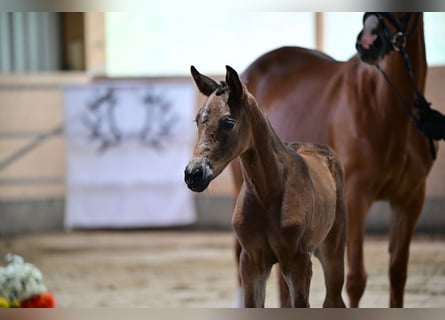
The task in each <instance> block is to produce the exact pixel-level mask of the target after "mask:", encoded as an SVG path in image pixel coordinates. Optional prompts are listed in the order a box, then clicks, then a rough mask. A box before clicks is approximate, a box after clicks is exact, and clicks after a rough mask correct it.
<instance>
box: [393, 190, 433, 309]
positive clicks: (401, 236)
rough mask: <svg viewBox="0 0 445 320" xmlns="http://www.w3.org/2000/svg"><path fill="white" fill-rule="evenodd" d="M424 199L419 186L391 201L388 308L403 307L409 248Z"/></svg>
mask: <svg viewBox="0 0 445 320" xmlns="http://www.w3.org/2000/svg"><path fill="white" fill-rule="evenodd" d="M424 199H425V186H424V185H421V186H419V188H417V190H416V191H415V192H414V193H413V194H412V195H410V196H407V197H404V198H403V200H399V201H391V209H392V216H391V219H392V220H391V227H390V239H389V252H390V262H389V263H390V265H389V277H390V283H391V297H390V304H389V305H390V307H392V308H394V307H397V308H401V307H403V296H404V292H405V284H406V278H407V269H408V260H409V247H410V243H411V238H412V235H413V233H414V229H415V227H416V223H417V220H418V218H419V216H420V213H421V211H422V207H423V202H424Z"/></svg>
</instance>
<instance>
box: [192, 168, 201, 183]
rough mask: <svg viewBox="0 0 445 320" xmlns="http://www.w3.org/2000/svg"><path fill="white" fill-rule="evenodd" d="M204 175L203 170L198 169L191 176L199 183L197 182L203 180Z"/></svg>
mask: <svg viewBox="0 0 445 320" xmlns="http://www.w3.org/2000/svg"><path fill="white" fill-rule="evenodd" d="M203 174H204V171H203V170H202V168H201V167H197V168H195V169H193V170H192V173H191V176H192V178H193V180H195V181H197V180H201V179H202V176H203Z"/></svg>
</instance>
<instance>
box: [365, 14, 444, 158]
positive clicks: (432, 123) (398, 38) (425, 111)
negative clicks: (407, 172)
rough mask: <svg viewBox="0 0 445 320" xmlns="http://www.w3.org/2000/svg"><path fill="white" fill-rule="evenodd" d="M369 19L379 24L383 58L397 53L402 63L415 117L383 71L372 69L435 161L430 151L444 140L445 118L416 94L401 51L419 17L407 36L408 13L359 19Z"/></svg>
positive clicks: (422, 97) (413, 79)
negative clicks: (418, 132) (400, 105)
mask: <svg viewBox="0 0 445 320" xmlns="http://www.w3.org/2000/svg"><path fill="white" fill-rule="evenodd" d="M369 15H374V16H376V17H377V18H378V20H379V28H382V30H381V36H382V41H383V44H384V46H385V48H384V53H385V55H386V54H388V53H390V52H391V51H392V50H394V51H397V52H398V53H399V54H400V55H401V57H402V58H403V61H404V62H405V66H406V68H407V71H408V74H409V77H410V80H411V83H412V86H413V88H414V90H415V94H416V97H415V99H414V101H413V105H414V110H415V111H416V112H415V113H413V112H412V108H411V107H410V104H409V103H408V102H407V101H406V99H405V98H404V97H403V96H402V95H401V94H400V91H399V90H397V88H396V87H395V86H394V84H393V83H392V81H391V80H390V79H389V77H388V75H387V74H386V73H385V71H384V70H383V69H382V68H381V67H380V66H379V64H375V66H376V67H377V69H378V70H379V71H380V72H381V73H382V75H383V77H384V78H385V80H386V81H387V82H388V84H389V85H390V87H391V88H392V89H393V90H394V92H395V93H396V94H397V96H398V97H399V99H400V101H401V102H402V105H403V106H404V108H405V109H406V111H407V113H408V115H409V116H410V118H411V121H412V122H413V123H414V125H415V126H416V128H417V129H418V130H419V131H420V133H421V134H423V135H424V136H425V137H426V138H427V139H428V142H429V147H430V152H431V156H432V158H433V159H436V148H435V147H434V143H433V140H441V139H445V115H443V114H441V113H440V112H438V111H437V110H434V109H432V108H431V103H429V102H428V101H427V100H426V98H425V96H424V95H423V94H422V92H420V90H419V88H418V87H417V83H416V80H415V77H414V73H413V70H412V65H411V61H410V59H409V56H408V54H407V52H406V50H405V47H406V42H407V38H408V37H409V35H410V34H411V33H412V32H413V31H414V30H415V29H416V27H417V23H418V21H419V18H420V17H421V15H422V13H417V14H416V20H415V21H414V23H413V27H412V29H411V31H410V32H408V27H409V25H410V22H411V19H412V17H413V13H411V12H409V13H406V14H405V15H403V16H402V17H401V18H400V19H398V18H397V17H395V16H394V15H392V14H391V13H388V12H366V13H365V15H364V16H363V21H365V20H366V18H367V17H368V16H369ZM386 22H389V23H391V24H392V26H393V27H394V28H395V30H396V31H395V32H394V33H391V31H390V29H389V28H388V26H387V24H386Z"/></svg>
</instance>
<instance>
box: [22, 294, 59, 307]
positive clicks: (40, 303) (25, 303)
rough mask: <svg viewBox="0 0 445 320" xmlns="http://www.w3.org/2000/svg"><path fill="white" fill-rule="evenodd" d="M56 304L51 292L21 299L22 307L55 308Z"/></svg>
mask: <svg viewBox="0 0 445 320" xmlns="http://www.w3.org/2000/svg"><path fill="white" fill-rule="evenodd" d="M55 306H56V299H55V298H54V296H53V295H52V294H51V293H49V292H46V293H42V294H38V295H35V296H32V297H31V298H29V299H26V300H22V301H20V307H21V308H54V307H55Z"/></svg>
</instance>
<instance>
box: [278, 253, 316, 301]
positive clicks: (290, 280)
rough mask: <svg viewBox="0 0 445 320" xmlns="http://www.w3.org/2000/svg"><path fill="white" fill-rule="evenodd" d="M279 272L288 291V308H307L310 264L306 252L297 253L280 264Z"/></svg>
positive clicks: (310, 273) (310, 276)
mask: <svg viewBox="0 0 445 320" xmlns="http://www.w3.org/2000/svg"><path fill="white" fill-rule="evenodd" d="M280 264H281V272H282V275H283V278H284V279H285V282H286V284H287V287H288V289H289V301H290V307H293V308H309V289H310V285H311V279H312V262H311V257H310V254H309V253H307V252H297V253H295V254H294V255H293V257H291V258H290V260H288V261H283V262H280Z"/></svg>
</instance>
